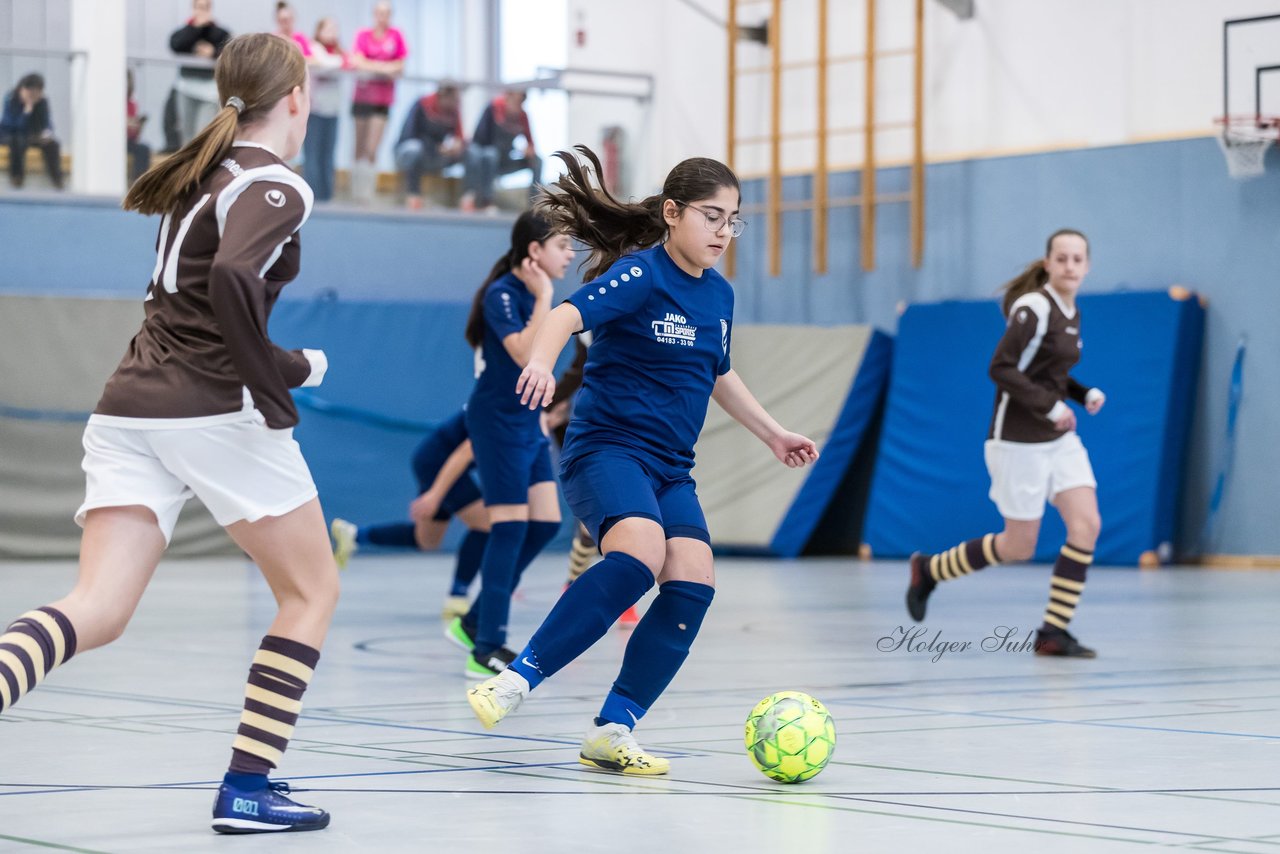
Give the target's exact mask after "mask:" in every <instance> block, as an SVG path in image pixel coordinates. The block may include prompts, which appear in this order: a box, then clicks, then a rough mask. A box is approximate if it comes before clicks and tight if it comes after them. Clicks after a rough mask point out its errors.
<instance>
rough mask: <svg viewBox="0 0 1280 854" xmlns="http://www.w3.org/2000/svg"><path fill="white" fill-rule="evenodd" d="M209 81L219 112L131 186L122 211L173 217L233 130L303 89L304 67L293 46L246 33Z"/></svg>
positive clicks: (223, 56)
mask: <svg viewBox="0 0 1280 854" xmlns="http://www.w3.org/2000/svg"><path fill="white" fill-rule="evenodd" d="M213 76H214V80H215V81H216V82H217V84H218V101H219V102H221V103H222V104H223V107H222V109H221V110H219V111H218V114H217V115H216V116H214V117H213V121H211V122H209V124H207V125H205V126H204V129H203V130H202V131H200V132H199V133H198V134H196V135H195V136H194V137H192V139H191V141H190V142H188V143H187V144H186V145H184V146H182V148H180V149H178V151H177V153H175V154H174V155H173V156H171V157H168V158H166V159H165V160H163V161H161V162H160V163H158V164H156V165H155V166H152V167H151V168H150V169H148V170H147V171H146V173H145V174H144V175H143V176H142V177H141V178H139V179H138V180H137V181H135V182H134V184H133V186H132V187H130V188H129V192H128V194H127V195H126V196H125V197H124V209H125V210H127V211H138V212H140V213H144V214H164V213H173V212H174V211H176V210H177V209H178V208H179V207H180V206H181V204H182V201H183V199H184V198H186V195H187V193H188V192H190V190H191V188H192V187H194V186H196V185H197V184H199V183H200V181H201V180H202V179H203V178H204V176H205V174H206V173H208V171H209V170H210V169H211V168H213V167H214V166H216V165H217V164H218V163H221V162H222V159H223V158H224V157H226V156H227V152H228V151H229V150H230V149H231V143H232V142H233V141H234V140H235V138H236V131H237V129H239V128H241V127H245V126H247V125H251V124H254V123H255V122H258V121H261V120H262V118H263V117H264V116H265V115H266V114H267V113H268V112H270V111H271V109H272V108H273V107H274V106H275V105H276V104H277V103H278V102H279V101H280V99H281V98H283V97H284V96H286V95H288V94H289V93H290V92H292V91H293V90H294V89H295V88H302V87H305V86H306V84H307V65H306V61H305V60H304V59H303V58H302V51H300V50H298V46H297V45H295V44H294V43H293V42H291V41H286V40H285V39H282V38H280V37H279V36H277V35H274V34H273V33H250V34H248V35H243V36H237V37H235V38H234V39H232V40H231V41H229V42H227V44H226V47H224V48H223V49H222V54H221V56H219V57H218V62H217V65H215V66H214V70H213ZM232 96H235V97H237V98H239V99H240V100H241V101H243V102H244V109H243V111H241V112H237V110H236V108H235V107H232V106H229V105H227V99H228V98H231V97H232Z"/></svg>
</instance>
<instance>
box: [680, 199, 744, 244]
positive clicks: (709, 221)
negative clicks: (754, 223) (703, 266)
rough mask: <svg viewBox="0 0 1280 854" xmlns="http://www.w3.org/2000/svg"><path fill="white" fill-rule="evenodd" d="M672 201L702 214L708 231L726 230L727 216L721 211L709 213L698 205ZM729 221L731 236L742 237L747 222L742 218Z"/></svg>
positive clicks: (731, 218) (732, 218)
mask: <svg viewBox="0 0 1280 854" xmlns="http://www.w3.org/2000/svg"><path fill="white" fill-rule="evenodd" d="M671 201H673V202H675V203H676V204H677V205H683V206H684V207H686V208H691V209H692V210H695V211H697V212H698V213H700V214H702V215H703V217H705V218H706V225H707V231H710V232H712V233H718V232H719V231H720V229H722V228H724V225H725V222H726V219H725V215H724V214H722V213H720V212H719V211H709V210H707V209H706V208H700V207H698V206H697V205H691V204H689V203H688V202H682V201H679V200H677V199H672V200H671ZM727 221H728V223H729V234H731V235H733V236H734V237H741V236H742V232H744V231H746V230H747V221H746V220H745V219H743V218H741V217H737V216H735V217H730V218H729V219H728V220H727Z"/></svg>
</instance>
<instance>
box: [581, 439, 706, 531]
mask: <svg viewBox="0 0 1280 854" xmlns="http://www.w3.org/2000/svg"><path fill="white" fill-rule="evenodd" d="M560 483H561V488H562V489H563V490H564V497H565V500H566V501H568V502H569V507H571V508H572V509H573V515H575V516H577V517H578V519H579V520H580V521H581V522H582V524H584V525H586V527H587V530H588V531H589V532H590V533H591V536H593V537H595V540H596V542H597V543H598V542H601V541H602V540H603V539H604V535H605V534H606V533H608V531H609V529H610V528H611V527H613V526H614V525H615V524H617V523H618V522H620V521H621V520H623V519H628V518H631V517H639V518H642V519H652V520H653V521H655V522H657V523H658V524H659V525H661V526H662V530H663V532H664V533H665V534H666V536H667V539H668V540H669V539H671V538H673V537H689V538H691V539H694V540H701V541H702V542H704V543H706V544H708V545H710V544H711V534H710V533H708V531H707V519H706V517H705V516H704V515H703V514H702V505H701V504H700V503H699V502H698V488H697V485H696V484H695V483H694V482H693V478H692V477H690V476H689V473H688V472H675V473H672V472H667V471H665V470H664V468H663V467H661V466H659V465H657V464H656V463H649V462H646V461H645V460H644V459H643V457H640V456H638V455H636V454H632V453H628V452H626V451H623V450H617V451H613V450H602V451H591V452H590V453H587V454H585V455H583V456H581V457H578V458H576V459H572V460H569V461H567V462H566V463H565V465H564V467H563V469H562V470H561V472H560Z"/></svg>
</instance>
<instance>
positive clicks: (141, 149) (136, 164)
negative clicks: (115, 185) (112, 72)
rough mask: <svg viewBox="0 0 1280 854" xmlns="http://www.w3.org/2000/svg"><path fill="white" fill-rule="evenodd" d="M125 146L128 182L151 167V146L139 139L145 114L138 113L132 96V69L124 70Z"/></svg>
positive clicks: (136, 178)
mask: <svg viewBox="0 0 1280 854" xmlns="http://www.w3.org/2000/svg"><path fill="white" fill-rule="evenodd" d="M124 121H125V148H126V149H127V150H128V153H129V157H130V167H129V183H130V184H132V183H133V182H134V181H136V180H138V177H139V176H140V175H142V173H143V172H146V171H147V170H148V169H150V168H151V146H149V145H147V144H146V143H145V142H143V141H142V140H140V139H139V137H140V136H141V135H142V127H143V125H145V124H146V123H147V117H146V115H143V114H139V113H138V102H137V101H135V100H134V98H133V70H132V69H130V70H128V71H126V72H125V120H124Z"/></svg>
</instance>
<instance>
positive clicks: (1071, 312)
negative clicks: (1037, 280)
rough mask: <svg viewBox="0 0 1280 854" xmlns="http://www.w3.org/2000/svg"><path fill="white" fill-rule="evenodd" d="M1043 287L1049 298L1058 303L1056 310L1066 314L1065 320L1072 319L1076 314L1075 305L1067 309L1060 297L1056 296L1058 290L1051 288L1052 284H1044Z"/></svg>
mask: <svg viewBox="0 0 1280 854" xmlns="http://www.w3.org/2000/svg"><path fill="white" fill-rule="evenodd" d="M1044 289H1045V290H1046V291H1048V292H1049V299H1051V300H1053V301H1054V302H1056V303H1057V304H1058V310H1059V311H1061V312H1062V313H1063V314H1065V315H1066V316H1067V320H1073V319H1074V318H1075V316H1076V308H1075V306H1072V307H1071V308H1070V309H1068V308H1067V306H1066V304H1065V303H1063V301H1062V297H1060V296H1058V292H1057V291H1055V290H1054V289H1053V285H1049V284H1046V285H1045V286H1044Z"/></svg>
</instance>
